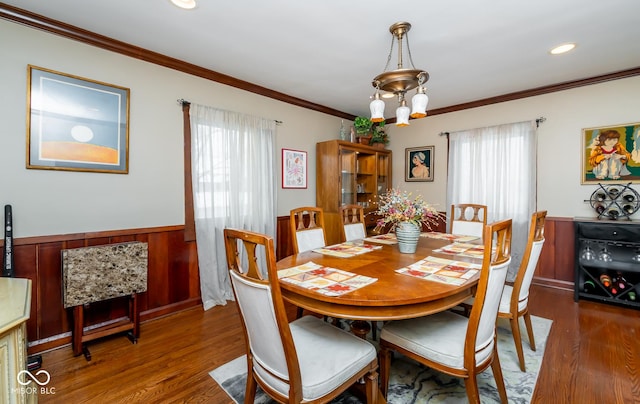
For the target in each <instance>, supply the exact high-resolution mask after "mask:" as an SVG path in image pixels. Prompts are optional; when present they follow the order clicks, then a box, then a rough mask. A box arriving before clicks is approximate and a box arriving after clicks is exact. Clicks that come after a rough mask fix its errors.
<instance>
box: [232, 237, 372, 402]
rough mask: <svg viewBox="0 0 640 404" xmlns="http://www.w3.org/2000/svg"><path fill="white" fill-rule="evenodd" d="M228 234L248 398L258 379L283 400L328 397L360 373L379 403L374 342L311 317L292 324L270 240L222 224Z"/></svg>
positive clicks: (368, 394) (368, 396) (366, 390)
mask: <svg viewBox="0 0 640 404" xmlns="http://www.w3.org/2000/svg"><path fill="white" fill-rule="evenodd" d="M224 238H225V251H226V256H227V265H228V268H229V275H230V277H231V284H232V285H233V293H234V296H235V299H236V302H237V305H238V310H239V312H240V318H241V320H242V329H243V332H244V337H245V343H246V352H247V384H246V388H245V402H251V403H252V402H254V400H255V395H256V389H257V386H260V388H261V389H262V390H263V391H264V392H265V393H267V394H268V395H269V396H270V397H271V398H273V399H274V400H276V401H277V402H280V403H292V404H293V403H301V402H305V403H309V404H312V403H326V402H329V401H331V400H332V399H333V398H335V397H337V396H338V395H339V394H340V393H341V392H343V391H345V390H346V389H347V388H348V387H349V386H351V385H353V384H354V383H357V382H358V381H359V380H363V381H364V393H365V396H366V402H367V403H368V404H372V403H376V402H377V391H378V373H377V369H378V359H377V355H376V350H375V347H374V346H373V345H371V344H370V343H368V342H366V341H364V340H362V339H360V338H358V337H356V336H354V335H352V334H349V333H346V332H345V331H343V330H340V329H338V328H336V327H334V326H332V325H329V324H328V323H325V322H323V321H322V320H320V319H318V318H316V317H314V316H305V317H303V318H301V319H299V320H295V321H293V322H291V323H289V319H288V316H287V312H286V310H285V306H284V302H283V299H282V291H281V290H280V283H279V281H278V270H277V267H276V256H275V248H274V245H273V239H272V238H271V237H268V236H266V235H263V234H259V233H254V232H251V231H244V230H236V229H225V230H224ZM261 263H262V265H261ZM294 335H295V336H296V340H295V344H294V337H293V336H294ZM298 344H299V346H300V347H301V348H300V353H298V351H297V350H296V346H298ZM314 348H315V349H317V350H318V352H314V351H313V350H314ZM329 351H331V353H327V352H329ZM301 357H302V358H304V359H303V360H302V361H300V358H301ZM301 367H302V368H303V369H306V371H305V373H304V376H305V377H304V379H303V377H302V374H303V373H302V371H301Z"/></svg>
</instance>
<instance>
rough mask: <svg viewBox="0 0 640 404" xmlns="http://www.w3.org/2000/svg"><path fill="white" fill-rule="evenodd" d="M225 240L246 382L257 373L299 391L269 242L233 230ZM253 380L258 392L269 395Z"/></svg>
mask: <svg viewBox="0 0 640 404" xmlns="http://www.w3.org/2000/svg"><path fill="white" fill-rule="evenodd" d="M224 238H225V250H226V254H227V265H228V268H229V273H230V276H231V283H232V285H233V292H234V295H235V298H236V302H237V304H238V309H239V311H240V315H241V318H242V328H243V331H244V335H245V341H246V345H247V347H246V349H247V364H248V366H249V369H250V370H249V374H248V377H252V374H253V372H254V371H256V370H257V371H258V372H259V373H260V374H267V375H269V377H271V378H275V379H279V380H281V381H282V382H283V383H288V384H291V385H294V386H295V385H297V386H298V387H299V386H300V385H301V383H302V382H301V376H300V367H299V364H298V355H297V352H296V348H295V346H294V343H293V338H292V336H291V330H290V329H289V326H288V324H289V321H288V317H287V313H286V311H285V307H284V303H283V300H282V293H281V291H280V285H279V283H278V282H277V281H275V282H271V280H277V279H278V271H277V268H276V258H275V249H274V246H273V239H272V238H271V237H268V236H265V235H262V234H258V233H254V232H250V231H245V230H235V229H225V230H224ZM262 253H264V257H265V262H266V268H260V266H259V259H258V256H259V255H260V254H262ZM254 368H257V369H255V370H254ZM257 379H258V384H260V387H262V388H263V389H270V387H269V386H268V385H266V384H264V383H260V378H257ZM294 390H295V389H294ZM297 390H298V391H300V388H298V389H297ZM272 393H273V392H272ZM274 394H277V393H274ZM300 399H301V396H300Z"/></svg>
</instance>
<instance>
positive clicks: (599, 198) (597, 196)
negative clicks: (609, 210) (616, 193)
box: [596, 192, 607, 202]
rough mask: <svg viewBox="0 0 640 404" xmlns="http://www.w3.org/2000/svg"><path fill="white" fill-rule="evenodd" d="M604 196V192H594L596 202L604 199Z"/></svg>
mask: <svg viewBox="0 0 640 404" xmlns="http://www.w3.org/2000/svg"><path fill="white" fill-rule="evenodd" d="M606 197H607V195H605V193H604V192H597V193H596V201H598V202H602V201H604V198H606Z"/></svg>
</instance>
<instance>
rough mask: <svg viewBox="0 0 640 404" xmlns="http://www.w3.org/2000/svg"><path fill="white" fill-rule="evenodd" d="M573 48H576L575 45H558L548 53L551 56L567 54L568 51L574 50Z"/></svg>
mask: <svg viewBox="0 0 640 404" xmlns="http://www.w3.org/2000/svg"><path fill="white" fill-rule="evenodd" d="M575 47H576V44H574V43H565V44H562V45H558V46H556V47H555V48H553V49H551V50H550V51H549V53H551V54H552V55H559V54H561V53H567V52H569V51H570V50H573V49H575Z"/></svg>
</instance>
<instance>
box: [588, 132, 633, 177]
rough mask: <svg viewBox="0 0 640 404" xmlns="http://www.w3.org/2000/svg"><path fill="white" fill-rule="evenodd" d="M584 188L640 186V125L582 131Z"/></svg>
mask: <svg viewBox="0 0 640 404" xmlns="http://www.w3.org/2000/svg"><path fill="white" fill-rule="evenodd" d="M581 172H582V181H581V183H582V184H598V183H607V184H623V183H640V122H639V123H629V124H622V125H613V126H602V127H597V128H586V129H583V130H582V168H581Z"/></svg>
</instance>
